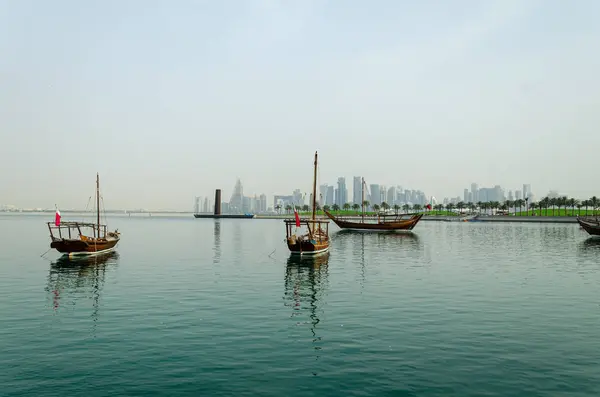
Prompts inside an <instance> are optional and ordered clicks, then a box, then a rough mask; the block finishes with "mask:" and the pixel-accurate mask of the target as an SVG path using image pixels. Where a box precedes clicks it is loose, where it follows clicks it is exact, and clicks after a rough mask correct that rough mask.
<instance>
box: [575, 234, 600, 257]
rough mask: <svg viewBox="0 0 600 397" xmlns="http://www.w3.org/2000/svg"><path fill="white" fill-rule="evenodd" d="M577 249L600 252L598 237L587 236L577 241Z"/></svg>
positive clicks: (599, 239)
mask: <svg viewBox="0 0 600 397" xmlns="http://www.w3.org/2000/svg"><path fill="white" fill-rule="evenodd" d="M579 249H580V250H582V251H590V252H596V253H600V238H598V237H588V238H587V239H585V240H583V241H582V242H581V243H579Z"/></svg>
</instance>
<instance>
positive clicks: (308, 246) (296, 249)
mask: <svg viewBox="0 0 600 397" xmlns="http://www.w3.org/2000/svg"><path fill="white" fill-rule="evenodd" d="M287 246H288V248H289V250H290V252H291V253H292V254H293V255H318V254H323V253H325V252H327V251H328V250H329V241H325V242H321V243H319V242H316V241H309V240H296V241H292V239H288V241H287Z"/></svg>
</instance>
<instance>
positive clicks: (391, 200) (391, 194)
mask: <svg viewBox="0 0 600 397" xmlns="http://www.w3.org/2000/svg"><path fill="white" fill-rule="evenodd" d="M386 201H387V203H388V204H389V205H390V207H393V206H394V204H396V187H395V186H391V187H390V188H389V189H388V191H387V200H386Z"/></svg>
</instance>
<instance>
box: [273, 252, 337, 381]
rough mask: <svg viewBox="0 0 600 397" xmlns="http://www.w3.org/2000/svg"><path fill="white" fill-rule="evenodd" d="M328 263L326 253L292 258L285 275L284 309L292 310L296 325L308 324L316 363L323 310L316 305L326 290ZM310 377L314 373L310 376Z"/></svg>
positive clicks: (320, 301) (319, 348)
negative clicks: (288, 307) (286, 307)
mask: <svg viewBox="0 0 600 397" xmlns="http://www.w3.org/2000/svg"><path fill="white" fill-rule="evenodd" d="M328 263H329V252H327V253H325V254H322V255H317V256H314V257H310V256H308V257H305V256H303V257H299V256H296V255H291V256H290V257H289V258H288V260H287V266H286V271H285V296H284V299H285V305H286V306H290V307H292V314H291V317H292V318H294V319H296V325H298V326H300V325H303V324H310V332H311V334H312V344H313V348H314V350H315V353H316V358H315V360H316V361H318V360H319V358H320V350H321V337H320V336H319V332H318V328H317V325H318V324H319V322H320V319H319V315H320V314H321V313H322V312H323V310H322V309H321V308H320V307H319V304H320V303H323V295H324V292H325V290H326V288H327V276H328V272H327V267H328ZM307 317H308V318H307ZM313 375H317V373H316V372H313Z"/></svg>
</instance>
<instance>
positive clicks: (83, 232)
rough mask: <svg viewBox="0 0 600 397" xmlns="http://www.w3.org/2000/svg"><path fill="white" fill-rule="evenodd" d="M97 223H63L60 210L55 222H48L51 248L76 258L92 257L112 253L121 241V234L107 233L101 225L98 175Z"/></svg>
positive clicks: (97, 180)
mask: <svg viewBox="0 0 600 397" xmlns="http://www.w3.org/2000/svg"><path fill="white" fill-rule="evenodd" d="M95 201H96V223H93V222H61V215H60V211H59V210H58V208H57V209H56V215H55V219H54V222H48V230H50V239H51V242H50V248H54V249H55V250H57V251H58V252H60V253H62V254H64V255H68V256H69V257H74V256H90V255H98V254H104V253H108V252H111V251H113V250H114V249H115V247H116V245H117V243H118V242H119V240H120V233H119V232H118V231H117V230H115V231H114V232H107V231H106V225H103V224H100V177H99V175H98V174H96V200H95Z"/></svg>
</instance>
